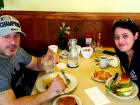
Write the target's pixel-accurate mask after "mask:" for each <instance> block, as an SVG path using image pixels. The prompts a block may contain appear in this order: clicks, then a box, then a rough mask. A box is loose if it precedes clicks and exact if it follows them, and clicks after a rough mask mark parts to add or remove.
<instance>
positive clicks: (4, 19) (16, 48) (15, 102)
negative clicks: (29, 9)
mask: <svg viewBox="0 0 140 105" xmlns="http://www.w3.org/2000/svg"><path fill="white" fill-rule="evenodd" d="M21 35H25V33H23V32H22V31H21V27H20V23H19V22H18V20H17V19H16V18H14V17H12V16H9V15H3V16H1V17H0V105H40V104H42V103H44V102H45V101H47V100H49V99H51V98H53V97H55V96H57V95H59V94H60V93H61V92H62V91H63V90H64V88H65V84H64V82H63V80H62V79H61V78H60V77H56V78H55V79H54V80H53V81H52V83H51V85H50V87H49V88H48V89H47V90H46V91H44V92H42V93H39V94H37V95H34V96H24V97H20V98H16V96H15V91H16V90H17V88H18V86H20V87H22V85H21V81H22V78H23V75H22V73H23V71H24V69H22V67H24V66H25V67H26V68H28V69H31V70H35V71H41V70H43V69H42V68H43V66H42V63H41V61H42V59H41V58H40V59H39V58H37V57H34V56H31V55H29V54H28V53H26V52H25V51H24V50H23V49H22V48H21V47H20V36H21ZM44 58H45V57H43V60H44ZM21 91H22V90H21Z"/></svg>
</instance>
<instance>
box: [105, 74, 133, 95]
mask: <svg viewBox="0 0 140 105" xmlns="http://www.w3.org/2000/svg"><path fill="white" fill-rule="evenodd" d="M106 88H107V90H108V91H111V92H112V93H113V94H115V95H118V96H130V95H131V94H132V92H133V87H132V80H131V78H130V76H128V75H127V74H122V75H121V76H119V77H118V78H117V79H116V81H115V82H112V83H110V86H109V85H108V86H106Z"/></svg>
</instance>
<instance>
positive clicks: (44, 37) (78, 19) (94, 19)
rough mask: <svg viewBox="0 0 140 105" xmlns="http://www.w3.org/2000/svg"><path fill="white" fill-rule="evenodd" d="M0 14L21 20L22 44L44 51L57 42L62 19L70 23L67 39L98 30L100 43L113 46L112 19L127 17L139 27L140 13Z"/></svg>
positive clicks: (24, 12)
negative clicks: (100, 35) (23, 35)
mask: <svg viewBox="0 0 140 105" xmlns="http://www.w3.org/2000/svg"><path fill="white" fill-rule="evenodd" d="M0 15H12V16H15V17H16V18H18V19H19V20H20V23H21V26H22V30H23V31H24V32H25V33H26V34H27V36H26V37H22V38H21V39H22V40H21V45H22V46H23V47H24V48H27V49H28V50H33V51H31V52H34V51H41V52H45V51H46V50H47V47H48V45H49V44H57V43H58V40H59V36H58V35H57V34H56V32H57V30H58V28H59V27H60V25H61V24H62V22H66V25H67V26H70V27H71V34H70V35H68V36H67V37H66V38H67V39H69V38H74V37H77V38H78V39H79V38H81V35H82V34H83V35H84V34H87V33H94V34H97V33H99V32H101V34H102V39H101V43H102V44H103V46H105V47H112V46H113V42H114V41H113V38H112V32H111V29H112V21H113V20H115V19H120V18H126V17H130V18H131V19H132V20H133V21H134V22H136V24H137V25H138V26H139V27H140V13H85V12H47V11H0ZM74 30H77V32H74ZM37 54H38V53H37Z"/></svg>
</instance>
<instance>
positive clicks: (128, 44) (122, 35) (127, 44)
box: [114, 27, 138, 53]
mask: <svg viewBox="0 0 140 105" xmlns="http://www.w3.org/2000/svg"><path fill="white" fill-rule="evenodd" d="M137 38H138V32H136V34H135V35H133V33H132V32H131V31H130V30H128V29H125V28H121V27H117V28H116V29H115V31H114V41H115V45H116V47H117V48H118V49H119V50H120V51H122V52H126V53H127V52H129V51H130V50H132V47H133V44H134V42H135V40H136V39H137Z"/></svg>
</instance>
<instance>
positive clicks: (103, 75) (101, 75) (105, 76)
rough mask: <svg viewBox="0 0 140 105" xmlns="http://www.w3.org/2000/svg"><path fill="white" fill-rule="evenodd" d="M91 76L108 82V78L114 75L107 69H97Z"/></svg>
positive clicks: (99, 80)
mask: <svg viewBox="0 0 140 105" xmlns="http://www.w3.org/2000/svg"><path fill="white" fill-rule="evenodd" d="M90 76H91V78H92V79H93V80H95V81H98V82H106V80H107V79H108V78H110V77H112V73H111V72H109V71H105V70H95V71H94V72H92V73H91V75H90Z"/></svg>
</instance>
